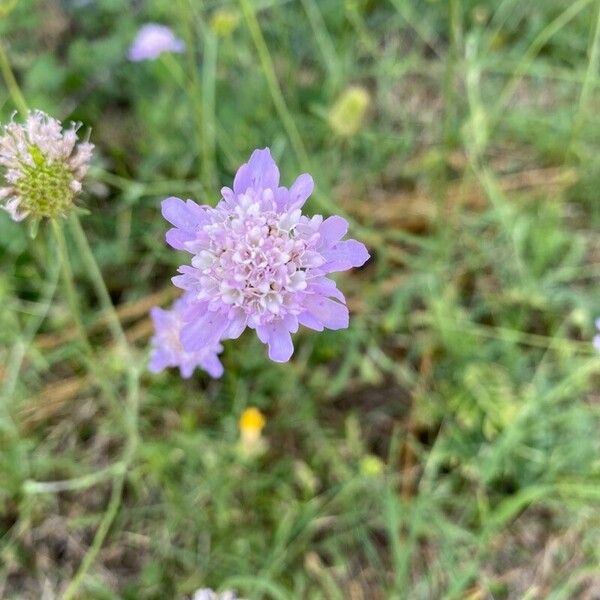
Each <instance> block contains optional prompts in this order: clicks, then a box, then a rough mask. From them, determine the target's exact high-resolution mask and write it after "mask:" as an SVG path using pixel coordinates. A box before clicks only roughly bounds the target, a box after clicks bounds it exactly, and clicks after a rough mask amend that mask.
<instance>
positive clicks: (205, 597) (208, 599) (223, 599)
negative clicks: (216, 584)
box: [192, 588, 243, 600]
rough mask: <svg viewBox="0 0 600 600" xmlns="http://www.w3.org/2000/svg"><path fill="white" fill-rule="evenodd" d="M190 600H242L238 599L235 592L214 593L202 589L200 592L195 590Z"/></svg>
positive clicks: (207, 589) (208, 589)
mask: <svg viewBox="0 0 600 600" xmlns="http://www.w3.org/2000/svg"><path fill="white" fill-rule="evenodd" d="M192 600H243V599H242V598H239V597H238V596H237V595H236V593H235V592H232V591H229V590H226V591H224V592H221V593H219V592H215V591H213V590H211V589H210V588H202V589H201V590H196V592H195V593H194V597H193V598H192Z"/></svg>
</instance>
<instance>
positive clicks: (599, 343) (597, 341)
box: [593, 318, 600, 352]
mask: <svg viewBox="0 0 600 600" xmlns="http://www.w3.org/2000/svg"><path fill="white" fill-rule="evenodd" d="M596 330H597V331H598V333H597V334H596V335H595V336H594V340H593V344H594V348H596V350H598V352H600V318H598V319H596Z"/></svg>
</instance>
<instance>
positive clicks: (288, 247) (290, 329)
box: [162, 149, 369, 362]
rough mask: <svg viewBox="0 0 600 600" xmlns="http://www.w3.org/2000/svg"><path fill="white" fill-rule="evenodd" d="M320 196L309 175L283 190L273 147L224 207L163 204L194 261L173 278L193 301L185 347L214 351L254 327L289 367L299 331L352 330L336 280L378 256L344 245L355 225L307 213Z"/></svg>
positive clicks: (242, 175)
mask: <svg viewBox="0 0 600 600" xmlns="http://www.w3.org/2000/svg"><path fill="white" fill-rule="evenodd" d="M312 190H313V181H312V178H311V177H310V175H307V174H304V175H301V176H300V177H298V179H297V180H296V181H295V182H294V184H293V185H292V186H291V187H290V188H289V189H288V188H286V187H282V186H280V185H279V170H278V168H277V165H276V164H275V162H274V161H273V159H272V157H271V153H270V151H269V150H268V149H264V150H256V151H255V152H254V153H253V154H252V156H251V157H250V160H249V161H248V163H246V164H244V165H242V166H241V167H240V169H239V170H238V172H237V174H236V176H235V179H234V182H233V189H230V188H223V189H222V190H221V194H222V199H221V201H220V202H219V203H218V204H217V206H216V207H215V208H213V207H210V206H199V205H198V204H196V203H195V202H193V201H191V200H187V201H185V202H184V201H183V200H180V199H179V198H167V199H166V200H165V201H164V202H163V204H162V209H163V216H164V217H165V218H166V219H167V221H169V222H170V223H172V224H173V225H174V226H175V227H174V229H171V230H170V231H168V232H167V242H168V243H169V244H170V245H171V246H173V247H174V248H176V249H178V250H185V251H187V252H189V253H190V254H192V255H193V256H192V259H191V264H189V265H183V266H182V267H180V268H179V272H180V275H178V276H177V277H174V278H173V282H174V283H175V285H177V286H178V287H180V288H182V289H184V290H185V291H186V298H187V299H188V300H187V304H186V309H185V310H184V311H182V315H181V318H182V320H183V322H184V324H183V326H182V327H181V333H180V341H181V346H182V349H183V351H185V352H187V353H194V352H201V351H204V350H206V349H210V348H214V347H215V346H216V345H217V344H218V343H219V342H220V341H221V340H224V339H232V338H237V337H238V336H239V335H240V334H241V333H242V332H243V331H244V329H246V327H249V328H251V329H254V330H256V333H257V335H258V337H259V339H260V340H261V341H262V342H263V343H266V344H267V345H268V346H269V357H270V358H271V359H272V360H275V361H278V362H284V361H287V360H289V358H290V357H291V355H292V353H293V350H294V347H293V344H292V339H291V335H290V334H291V333H295V332H296V331H297V330H298V327H299V326H300V325H304V326H306V327H310V328H311V329H315V330H317V331H322V330H323V329H324V328H328V329H342V328H345V327H347V326H348V309H347V308H346V305H345V299H344V296H343V294H342V293H341V292H340V291H339V290H338V289H337V287H336V284H335V282H334V281H333V280H331V279H329V278H328V277H327V275H328V274H329V273H332V272H334V271H344V270H346V269H350V268H351V267H358V266H361V265H362V264H364V263H365V262H366V260H367V259H368V258H369V254H368V252H367V250H366V248H365V247H364V245H363V244H361V243H360V242H357V241H355V240H346V241H343V240H342V238H343V237H344V235H345V234H346V231H347V229H348V223H347V222H346V221H345V220H344V219H342V218H341V217H335V216H334V217H329V218H328V219H323V217H321V216H319V215H317V216H314V217H312V218H309V217H306V216H304V215H302V213H301V208H302V205H303V204H304V203H305V202H306V200H307V199H308V197H309V196H310V195H311V193H312Z"/></svg>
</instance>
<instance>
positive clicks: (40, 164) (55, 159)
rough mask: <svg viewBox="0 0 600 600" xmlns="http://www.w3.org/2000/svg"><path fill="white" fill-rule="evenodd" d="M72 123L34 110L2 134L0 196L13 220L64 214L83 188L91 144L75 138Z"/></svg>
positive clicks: (9, 126)
mask: <svg viewBox="0 0 600 600" xmlns="http://www.w3.org/2000/svg"><path fill="white" fill-rule="evenodd" d="M78 128H79V126H78V125H77V124H75V123H73V124H72V125H71V127H70V129H67V130H63V128H62V125H61V123H60V121H57V120H56V119H53V118H52V117H49V116H48V115H47V114H45V113H43V112H41V111H39V110H36V111H33V112H30V113H29V114H28V115H27V118H26V119H25V123H23V124H20V123H15V122H14V121H11V122H10V123H8V125H5V126H4V127H3V129H2V135H0V165H2V166H3V167H4V169H5V180H6V182H5V183H6V185H5V186H4V187H0V201H1V202H2V203H3V204H2V208H4V210H6V211H7V212H8V213H9V214H10V216H11V217H12V218H13V219H14V220H15V221H21V220H22V219H24V218H25V217H27V216H28V215H31V216H32V217H33V218H35V219H40V218H43V217H49V218H54V217H57V216H59V215H63V214H65V213H66V212H67V211H68V210H69V209H70V208H71V206H72V204H73V200H74V199H75V196H76V195H77V194H78V193H79V192H80V191H81V182H82V180H83V177H84V175H85V173H86V171H87V169H88V163H89V161H90V158H91V156H92V150H93V148H94V146H93V144H90V143H89V142H87V141H85V142H79V143H78V142H77V129H78Z"/></svg>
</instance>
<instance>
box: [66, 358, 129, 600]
mask: <svg viewBox="0 0 600 600" xmlns="http://www.w3.org/2000/svg"><path fill="white" fill-rule="evenodd" d="M127 406H128V407H129V411H130V415H129V416H130V419H129V427H130V429H129V437H128V439H127V446H126V447H125V451H124V453H123V460H122V461H121V462H120V463H117V465H115V469H116V471H117V473H116V475H115V478H114V479H113V485H112V489H111V494H110V500H109V501H108V506H107V507H106V511H105V513H104V516H103V517H102V521H100V525H99V526H98V529H97V530H96V534H95V535H94V540H93V541H92V545H91V546H90V547H89V549H88V551H87V552H86V554H85V556H84V557H83V560H82V561H81V564H80V565H79V568H78V569H77V573H76V574H75V576H74V577H73V579H72V580H71V582H70V583H69V586H68V587H67V589H66V591H65V594H64V596H63V600H72V599H73V598H75V596H76V594H77V591H78V590H79V587H80V586H81V584H82V582H83V579H84V577H85V576H86V574H87V572H88V570H89V569H90V567H91V566H92V565H93V564H94V561H95V560H96V558H97V556H98V553H99V552H100V550H101V548H102V545H103V544H104V540H105V539H106V536H107V535H108V532H109V530H110V527H111V525H112V524H113V521H114V520H115V518H116V516H117V513H118V512H119V508H120V506H121V501H122V498H123V487H124V486H125V479H126V477H127V471H128V470H129V467H130V465H131V463H132V461H133V458H134V456H135V452H136V450H137V445H138V441H139V435H138V430H137V418H138V407H139V371H138V369H137V368H136V367H135V366H134V365H132V367H131V368H130V370H129V378H128V390H127Z"/></svg>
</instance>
